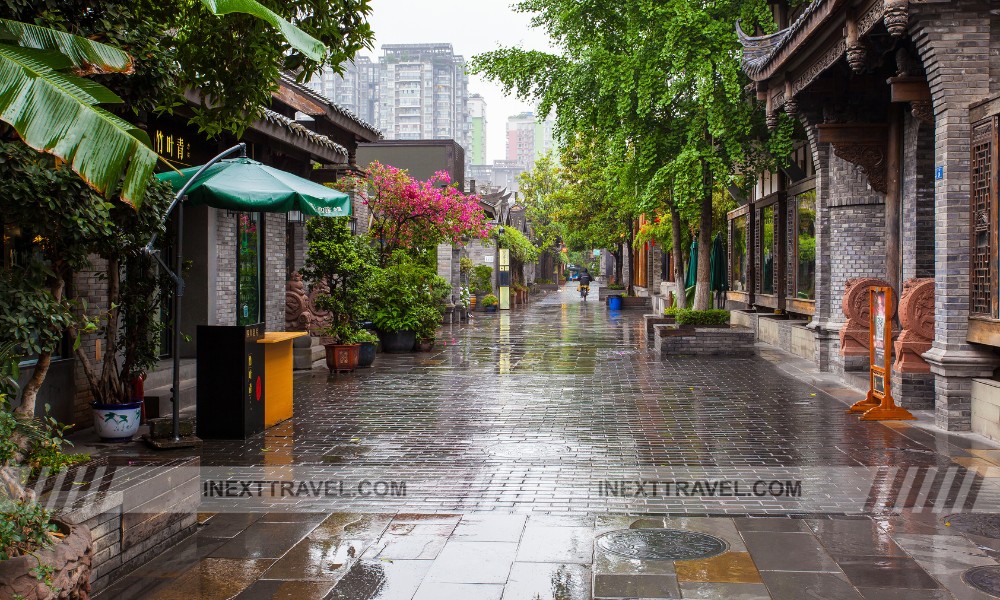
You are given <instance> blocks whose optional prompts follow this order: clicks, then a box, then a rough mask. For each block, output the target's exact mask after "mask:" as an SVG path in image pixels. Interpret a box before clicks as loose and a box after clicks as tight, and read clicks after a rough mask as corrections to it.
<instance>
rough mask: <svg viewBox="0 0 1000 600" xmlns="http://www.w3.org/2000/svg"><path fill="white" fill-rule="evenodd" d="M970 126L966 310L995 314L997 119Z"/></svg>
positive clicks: (994, 316) (989, 314)
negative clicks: (967, 295)
mask: <svg viewBox="0 0 1000 600" xmlns="http://www.w3.org/2000/svg"><path fill="white" fill-rule="evenodd" d="M998 118H1000V117H997V116H993V117H990V118H988V119H984V120H982V121H979V122H977V123H976V124H975V125H974V126H973V128H972V164H971V167H972V168H971V177H972V181H971V190H972V194H971V196H970V199H971V215H970V220H971V224H972V226H971V228H970V229H971V234H972V240H971V242H972V243H971V250H972V251H971V264H970V273H969V288H970V289H969V313H970V314H973V315H982V316H988V317H993V318H996V317H997V301H996V294H997V281H996V276H997V259H996V255H997V171H998V169H997V119H998Z"/></svg>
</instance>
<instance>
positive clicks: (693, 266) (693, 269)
mask: <svg viewBox="0 0 1000 600" xmlns="http://www.w3.org/2000/svg"><path fill="white" fill-rule="evenodd" d="M697 283H698V240H696V239H695V240H691V259H690V260H689V261H688V270H687V279H686V280H685V281H684V287H685V288H691V287H694V286H695V284H697Z"/></svg>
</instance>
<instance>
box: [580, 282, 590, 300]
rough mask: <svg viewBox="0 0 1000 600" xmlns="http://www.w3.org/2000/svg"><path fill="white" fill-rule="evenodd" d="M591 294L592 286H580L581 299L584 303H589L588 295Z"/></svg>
mask: <svg viewBox="0 0 1000 600" xmlns="http://www.w3.org/2000/svg"><path fill="white" fill-rule="evenodd" d="M589 293H590V286H589V285H581V286H580V297H581V298H583V301H584V302H586V301H587V294H589Z"/></svg>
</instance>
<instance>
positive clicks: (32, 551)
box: [0, 344, 93, 600]
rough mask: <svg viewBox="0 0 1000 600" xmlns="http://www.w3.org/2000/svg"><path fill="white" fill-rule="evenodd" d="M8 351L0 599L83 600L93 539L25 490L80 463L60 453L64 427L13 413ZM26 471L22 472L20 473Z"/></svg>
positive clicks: (2, 355)
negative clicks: (35, 479) (38, 478)
mask: <svg viewBox="0 0 1000 600" xmlns="http://www.w3.org/2000/svg"><path fill="white" fill-rule="evenodd" d="M13 347H14V345H13V344H8V345H6V346H4V347H3V348H2V349H0V363H2V364H0V597H2V598H25V599H32V600H41V599H49V598H57V597H59V598H80V597H84V598H85V597H87V596H86V595H87V594H89V592H90V567H91V560H92V558H93V538H92V536H91V533H90V530H89V529H87V528H86V527H85V526H83V525H75V524H71V523H67V522H63V521H59V520H58V519H55V518H53V517H52V515H51V514H50V513H49V512H48V511H46V510H45V509H44V508H43V507H42V506H41V505H39V504H38V503H37V502H36V501H35V497H34V492H33V491H32V490H31V489H29V488H28V487H27V486H26V483H27V481H28V478H29V477H32V476H35V475H37V474H38V473H39V472H40V471H41V470H43V469H45V470H47V471H48V472H49V473H57V472H59V471H61V470H62V469H64V468H65V467H66V466H67V465H70V464H73V463H76V462H80V461H83V460H86V459H87V458H88V457H87V456H84V455H68V454H65V453H63V452H62V448H63V446H64V445H70V443H69V442H68V441H66V440H65V439H64V438H63V434H64V432H65V431H66V429H67V427H65V426H63V425H61V424H59V423H57V422H56V421H55V419H53V418H51V417H49V416H48V415H46V416H45V417H43V418H32V417H29V416H25V415H20V414H18V413H17V411H16V409H15V408H13V407H12V406H11V403H10V401H9V398H10V397H11V396H14V395H16V394H17V392H18V388H17V382H16V377H17V374H18V367H17V365H18V362H17V358H15V357H13V356H12V349H13ZM26 467H27V468H26Z"/></svg>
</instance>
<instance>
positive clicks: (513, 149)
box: [507, 112, 553, 170]
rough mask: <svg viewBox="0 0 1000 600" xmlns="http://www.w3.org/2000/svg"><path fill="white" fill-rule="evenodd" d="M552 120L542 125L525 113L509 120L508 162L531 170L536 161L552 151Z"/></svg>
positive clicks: (532, 114)
mask: <svg viewBox="0 0 1000 600" xmlns="http://www.w3.org/2000/svg"><path fill="white" fill-rule="evenodd" d="M552 125H553V121H552V119H545V120H544V121H542V122H541V123H539V122H538V120H537V119H536V118H535V114H534V113H531V112H524V113H521V114H519V115H513V116H511V117H508V118H507V160H508V161H509V162H514V163H517V164H519V165H522V166H523V167H524V168H525V169H529V170H530V169H531V168H532V167H533V166H534V165H535V160H537V159H538V157H540V156H542V155H543V154H545V153H546V152H548V151H550V150H552V148H553V143H552Z"/></svg>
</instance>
